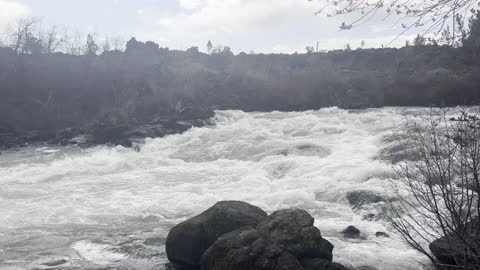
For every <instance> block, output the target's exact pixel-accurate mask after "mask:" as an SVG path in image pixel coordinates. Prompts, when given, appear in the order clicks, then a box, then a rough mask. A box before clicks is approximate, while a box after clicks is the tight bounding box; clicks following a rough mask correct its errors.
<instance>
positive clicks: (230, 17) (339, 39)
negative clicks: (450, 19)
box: [137, 0, 404, 53]
mask: <svg viewBox="0 0 480 270" xmlns="http://www.w3.org/2000/svg"><path fill="white" fill-rule="evenodd" d="M177 2H178V4H179V6H180V7H181V8H182V9H180V10H179V11H177V12H176V13H173V14H172V13H170V14H163V15H162V17H161V18H158V17H157V18H152V19H151V20H152V21H153V22H151V23H150V25H154V27H150V28H149V27H147V28H146V29H142V33H141V34H140V35H138V34H137V37H139V38H140V39H144V40H148V39H152V40H156V41H159V37H162V40H164V41H166V40H167V41H168V42H165V43H161V46H165V47H170V48H178V49H186V48H188V47H190V46H198V47H199V48H200V49H203V50H205V44H206V43H207V41H208V40H212V42H213V43H214V45H217V44H226V45H228V46H230V47H231V48H232V50H233V51H234V52H237V53H238V52H240V51H245V52H248V51H251V50H253V51H255V52H265V53H269V52H287V53H292V52H295V51H298V52H304V51H305V47H306V46H307V45H309V46H316V43H317V42H319V47H320V49H326V50H329V49H341V48H344V47H345V44H347V43H350V44H351V46H352V48H354V47H358V46H360V42H361V40H365V42H366V44H367V47H380V46H381V45H382V44H388V43H389V42H390V41H391V40H392V39H393V38H394V37H395V34H397V33H398V29H395V28H396V27H395V26H394V23H392V22H391V21H390V20H372V21H370V22H368V23H366V24H365V25H362V26H361V27H358V28H355V29H353V30H350V31H342V32H339V26H340V24H341V22H342V21H344V20H345V19H347V21H348V18H341V17H333V18H327V17H326V16H320V15H319V16H315V15H314V14H315V11H316V10H317V9H318V8H319V7H320V4H319V2H318V1H307V0H282V1H275V0H177ZM357 15H358V14H357ZM357 44H358V45H357ZM398 44H404V39H403V40H400V41H397V42H395V43H392V46H395V45H398Z"/></svg>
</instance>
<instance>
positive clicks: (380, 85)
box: [0, 20, 480, 134]
mask: <svg viewBox="0 0 480 270" xmlns="http://www.w3.org/2000/svg"><path fill="white" fill-rule="evenodd" d="M34 23H35V21H24V22H23V23H22V24H21V25H20V26H19V27H18V28H17V30H16V32H15V34H16V36H15V35H14V38H13V39H12V40H11V42H10V43H9V44H4V45H3V47H2V48H0V59H1V61H0V86H1V87H0V115H1V117H0V134H4V133H10V134H11V133H22V132H23V133H24V132H30V131H33V130H36V131H39V132H42V133H45V134H51V133H55V132H57V131H58V130H61V129H64V128H68V127H78V126H82V125H85V124H88V123H92V122H95V121H101V122H106V123H109V122H115V123H119V122H120V123H121V122H125V123H127V122H128V123H147V122H151V121H155V119H176V120H185V119H195V118H206V117H209V116H211V115H212V111H213V110H215V109H240V110H244V111H272V110H281V111H292V110H314V109H319V108H322V107H328V106H338V107H341V108H352V109H355V108H366V107H380V106H436V105H442V106H455V105H469V104H478V103H479V102H480V76H478V74H480V64H479V63H480V62H479V60H480V56H479V52H480V50H479V48H480V34H479V29H480V27H479V26H478V24H479V23H478V20H477V21H476V22H474V24H473V25H472V31H471V34H470V35H469V36H468V37H467V38H465V40H464V42H463V46H457V47H455V46H446V45H443V46H440V45H438V44H426V43H425V42H423V43H422V44H417V43H418V41H417V43H414V44H413V45H412V46H405V47H403V48H399V49H397V48H381V49H362V48H358V49H347V50H336V51H329V52H308V53H305V54H290V55H289V54H246V53H240V54H238V55H234V54H233V53H232V52H231V50H230V48H229V47H221V48H219V47H215V48H213V45H212V42H211V41H209V42H208V48H207V49H208V50H209V52H210V53H209V54H206V53H201V52H199V50H198V48H196V47H192V48H191V49H188V50H186V51H177V50H169V49H168V48H161V47H160V46H159V45H158V44H156V43H154V42H145V43H143V42H138V41H136V40H135V39H134V38H132V39H131V40H130V41H128V42H127V44H126V48H125V49H124V50H119V48H118V45H117V47H115V46H112V45H111V44H110V42H109V41H108V40H105V41H104V42H103V44H99V43H100V42H97V41H95V39H94V36H92V35H88V36H87V37H86V39H85V40H84V41H83V42H78V41H76V42H72V41H71V40H65V39H63V38H60V37H59V36H58V35H56V32H55V31H54V29H53V30H52V31H47V33H43V34H42V35H35V34H32V33H33V32H32V31H31V30H30V29H31V27H32V25H33V24H34ZM48 33H50V34H48Z"/></svg>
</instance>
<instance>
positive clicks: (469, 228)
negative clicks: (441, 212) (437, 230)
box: [429, 218, 480, 269]
mask: <svg viewBox="0 0 480 270" xmlns="http://www.w3.org/2000/svg"><path fill="white" fill-rule="evenodd" d="M479 231H480V219H479V218H475V219H474V220H472V221H470V222H468V223H467V224H466V226H465V230H464V233H458V235H460V236H463V237H462V238H463V239H464V240H463V241H462V240H460V239H461V237H459V236H457V234H456V233H455V234H454V233H451V234H449V235H447V236H443V237H440V238H438V239H436V240H435V241H433V242H432V243H431V244H430V245H429V248H430V251H431V252H432V254H433V255H434V256H435V257H436V258H437V259H438V261H439V262H441V263H443V264H447V265H460V266H468V267H469V269H476V268H477V267H478V256H476V255H474V254H480V235H479V233H478V232H479ZM467 250H469V251H468V252H467Z"/></svg>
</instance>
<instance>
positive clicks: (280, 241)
mask: <svg viewBox="0 0 480 270" xmlns="http://www.w3.org/2000/svg"><path fill="white" fill-rule="evenodd" d="M313 221H314V220H313V218H312V217H311V216H310V215H309V214H308V213H307V212H306V211H304V210H298V209H290V210H280V211H277V212H274V213H273V214H272V215H270V217H269V218H268V219H267V220H265V221H264V222H262V223H261V224H259V225H258V226H257V227H256V228H254V227H253V226H249V227H244V228H240V229H238V230H235V231H233V232H230V233H228V234H226V235H224V236H222V237H220V238H219V239H218V240H217V241H216V242H215V243H214V244H213V245H212V246H211V247H210V248H209V249H208V250H207V251H206V252H205V253H204V254H203V256H202V261H201V269H202V270H213V269H215V270H224V269H225V270H227V269H228V270H244V269H249V270H302V269H315V270H325V269H329V270H334V269H335V270H336V269H339V270H340V269H344V268H331V267H332V264H331V261H332V250H333V245H332V244H331V243H330V242H328V241H327V240H325V239H323V238H322V236H321V234H320V231H319V230H318V229H317V228H316V227H314V226H313ZM309 259H311V260H318V261H321V262H323V264H321V263H320V264H318V265H323V266H322V267H323V268H322V267H318V268H312V267H313V266H311V265H312V264H311V261H310V260H309ZM302 262H308V263H307V265H306V266H307V268H304V267H305V266H304V265H303V264H302ZM328 267H330V268H328Z"/></svg>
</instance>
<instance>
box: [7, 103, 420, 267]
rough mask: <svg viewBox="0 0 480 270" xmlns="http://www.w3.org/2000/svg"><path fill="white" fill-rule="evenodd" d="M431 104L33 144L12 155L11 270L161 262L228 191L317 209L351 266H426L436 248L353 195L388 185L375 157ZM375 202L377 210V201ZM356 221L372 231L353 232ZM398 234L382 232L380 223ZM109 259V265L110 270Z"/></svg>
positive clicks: (245, 118) (259, 117) (274, 205)
mask: <svg viewBox="0 0 480 270" xmlns="http://www.w3.org/2000/svg"><path fill="white" fill-rule="evenodd" d="M426 112H427V109H422V108H410V109H407V108H383V109H369V110H356V111H347V110H341V109H338V108H328V109H322V110H319V111H308V112H288V113H284V112H271V113H245V112H241V111H218V112H217V113H216V116H215V119H214V122H215V125H212V126H208V127H202V128H193V129H191V130H189V131H187V132H185V133H184V134H182V135H171V136H168V137H165V138H157V139H147V140H146V142H145V144H143V145H141V146H140V151H138V152H137V151H135V150H134V149H127V148H123V147H106V146H104V147H96V148H91V149H83V150H82V149H77V148H75V147H30V148H24V149H21V150H17V151H10V152H4V153H2V154H1V155H0V269H2V270H3V269H86V268H90V269H105V268H106V267H124V268H122V269H140V270H143V269H145V270H146V269H161V268H160V267H161V266H162V265H163V264H164V263H165V261H166V255H165V251H164V246H163V245H164V242H165V238H166V235H167V233H168V230H169V228H171V227H172V226H173V225H174V224H176V223H178V222H181V221H183V220H185V219H186V218H189V217H192V216H194V215H196V214H198V213H200V212H202V211H203V210H205V209H207V208H208V207H210V206H211V205H213V204H214V203H215V202H217V201H220V200H241V201H246V202H249V203H252V204H254V205H257V206H259V207H261V208H263V209H265V210H266V211H268V212H272V211H275V210H278V209H282V208H289V207H299V208H303V209H306V210H307V211H309V212H310V213H311V214H312V215H313V216H314V217H315V220H316V222H315V225H316V226H317V227H318V228H319V229H320V230H321V232H322V235H323V237H325V238H327V239H328V240H330V241H331V242H332V243H333V244H334V245H335V248H334V260H335V261H336V262H339V263H342V264H344V265H346V266H347V267H360V266H373V267H376V268H378V269H392V270H395V269H407V270H410V269H411V270H414V269H415V270H416V269H420V268H421V266H422V265H424V264H428V262H427V261H426V260H425V258H424V257H422V256H421V255H420V254H418V253H416V252H415V251H413V250H412V249H410V248H408V247H407V246H406V245H405V244H403V243H402V242H401V241H400V240H399V238H398V237H396V236H395V235H394V234H393V233H392V232H391V231H389V228H388V227H387V226H386V223H385V222H384V221H382V220H381V219H378V220H377V219H373V220H368V219H364V216H365V215H364V214H365V213H360V212H358V211H355V210H352V207H351V206H350V205H349V204H348V202H347V200H346V198H345V195H346V193H347V192H349V191H356V190H370V191H375V192H379V193H382V194H384V193H385V192H387V191H386V182H387V180H386V179H388V178H389V177H390V176H391V175H392V168H391V166H390V165H389V164H387V163H386V162H384V161H382V160H379V159H377V158H375V157H376V156H377V155H378V153H379V151H380V150H381V149H382V148H383V147H385V145H386V144H387V142H385V141H384V140H383V138H384V137H385V136H388V135H390V134H392V133H393V132H395V131H396V130H398V129H399V128H401V126H402V125H401V123H402V122H403V121H405V116H406V115H409V116H410V117H416V116H417V115H422V114H425V113H426ZM372 211H375V209H372ZM349 225H354V226H356V227H358V228H359V229H360V230H361V231H362V235H363V236H364V237H365V239H363V240H346V239H343V238H342V236H341V234H340V231H341V230H343V229H344V228H346V227H347V226H349ZM377 231H382V232H388V233H389V234H390V236H391V237H390V238H377V237H375V232H377ZM102 267H103V268H102Z"/></svg>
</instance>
